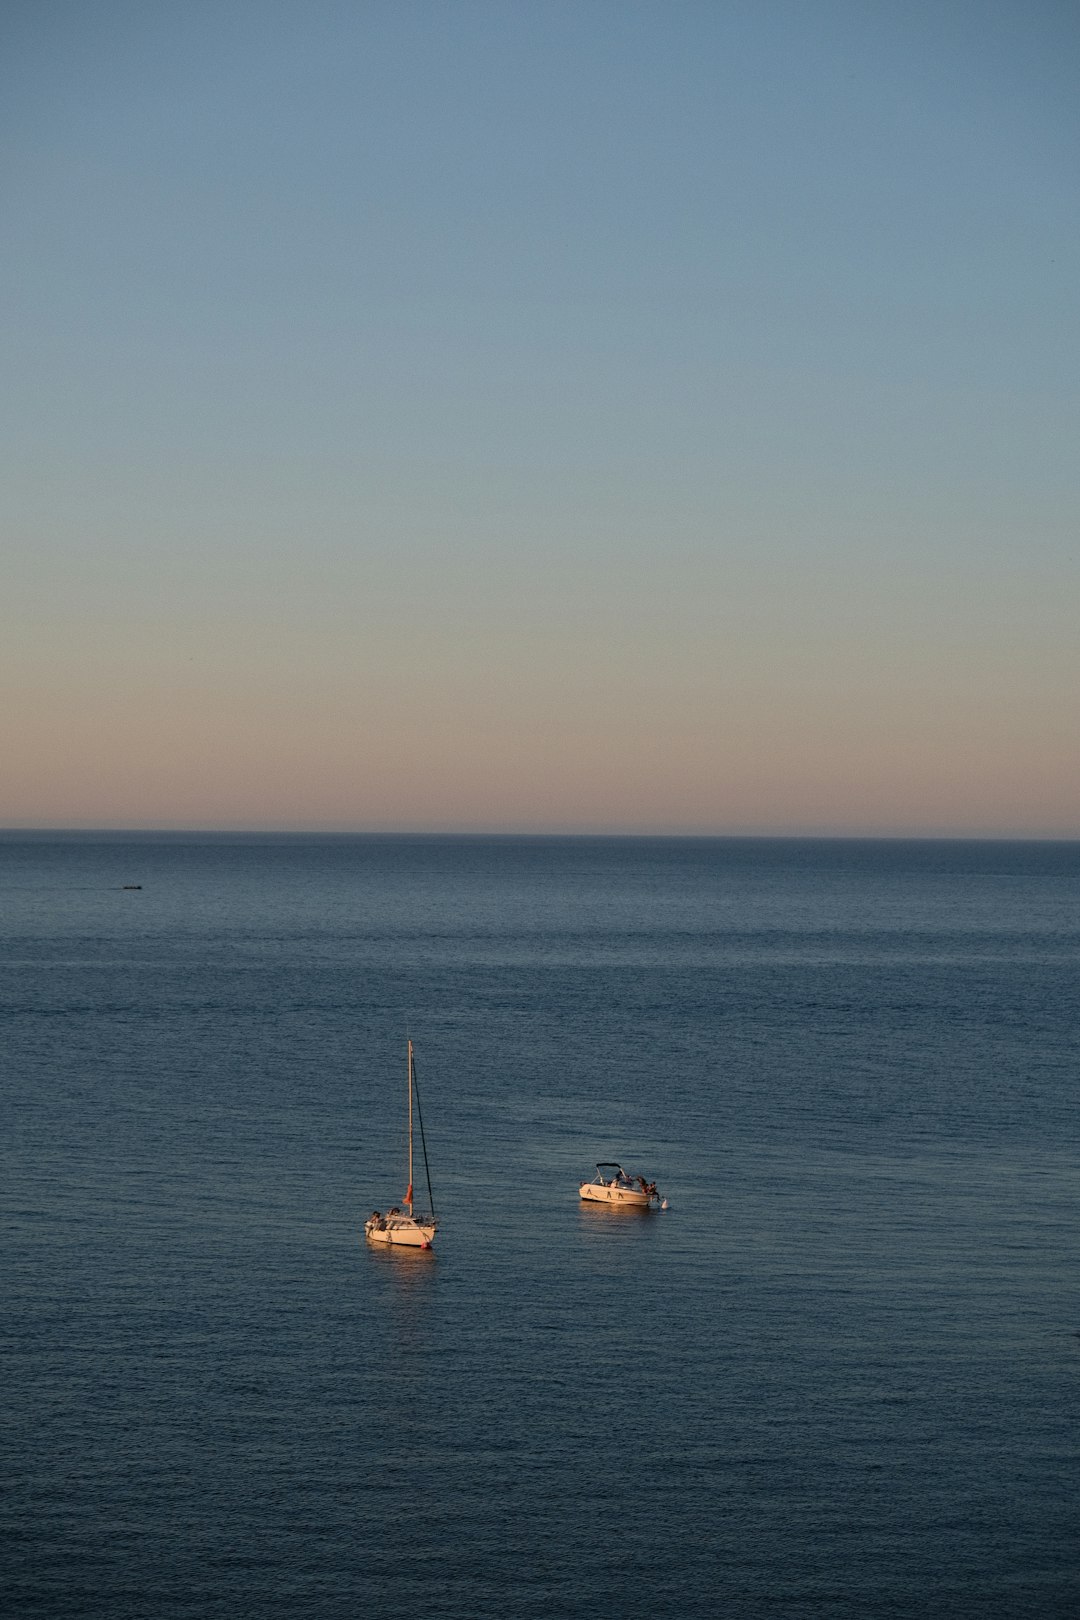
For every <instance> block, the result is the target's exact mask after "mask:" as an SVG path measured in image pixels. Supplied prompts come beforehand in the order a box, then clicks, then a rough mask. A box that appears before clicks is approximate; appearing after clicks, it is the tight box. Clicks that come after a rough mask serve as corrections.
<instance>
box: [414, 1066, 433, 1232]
mask: <svg viewBox="0 0 1080 1620" xmlns="http://www.w3.org/2000/svg"><path fill="white" fill-rule="evenodd" d="M412 1083H413V1096H414V1097H415V1098H416V1119H417V1123H418V1124H419V1126H420V1146H421V1149H422V1150H423V1154H424V1175H425V1176H426V1177H427V1195H428V1204H429V1205H430V1207H431V1218H432V1220H434V1218H435V1195H434V1193H433V1192H432V1190H431V1171H430V1170H429V1169H428V1162H427V1143H426V1141H425V1140H424V1116H423V1114H422V1112H421V1110H420V1087H419V1086H418V1085H417V1083H416V1058H415V1057H414V1058H413V1070H412Z"/></svg>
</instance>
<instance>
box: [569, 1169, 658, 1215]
mask: <svg viewBox="0 0 1080 1620" xmlns="http://www.w3.org/2000/svg"><path fill="white" fill-rule="evenodd" d="M578 1192H579V1193H580V1195H581V1197H582V1198H584V1199H585V1200H586V1201H587V1202H588V1203H593V1204H619V1205H621V1206H622V1207H623V1208H626V1209H650V1208H651V1207H652V1206H653V1205H654V1204H658V1205H659V1206H660V1208H661V1209H666V1208H667V1199H666V1198H665V1199H663V1200H661V1197H660V1194H659V1193H658V1192H657V1190H656V1182H655V1181H646V1179H645V1177H644V1176H632V1175H631V1174H630V1172H629V1171H628V1170H624V1169H623V1167H622V1165H621V1164H617V1163H616V1162H615V1161H614V1160H613V1159H608V1160H605V1161H604V1162H603V1163H602V1164H598V1165H597V1166H596V1175H595V1177H594V1178H593V1180H592V1181H583V1182H582V1183H581V1186H580V1187H579V1188H578Z"/></svg>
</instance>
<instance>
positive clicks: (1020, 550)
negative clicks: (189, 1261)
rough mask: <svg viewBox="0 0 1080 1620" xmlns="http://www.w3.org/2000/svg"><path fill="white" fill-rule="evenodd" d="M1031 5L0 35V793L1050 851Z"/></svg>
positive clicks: (1051, 680)
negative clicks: (1041, 842)
mask: <svg viewBox="0 0 1080 1620" xmlns="http://www.w3.org/2000/svg"><path fill="white" fill-rule="evenodd" d="M1078 46H1080V15H1078V13H1077V12H1076V9H1075V7H1073V6H1068V5H1064V4H1055V3H1036V4H1027V5H1019V4H997V5H995V4H979V5H974V4H971V5H968V4H955V3H954V4H949V3H945V4H940V5H934V6H931V5H920V4H912V5H905V6H885V5H875V4H854V3H851V4H836V3H822V4H817V5H815V4H809V3H804V4H793V3H789V4H769V3H764V4H742V3H734V4H719V3H717V4H713V5H702V4H678V3H674V4H668V5H660V4H634V3H628V4H617V5H616V4H578V5H573V6H571V5H563V4H555V3H544V0H537V3H534V4H514V3H510V0H504V3H502V4H483V5H477V4H468V3H465V4H460V5H453V4H411V3H409V0H396V3H394V4H389V3H387V4H379V5H365V4H351V5H344V4H318V3H316V4H313V5H303V6H301V5H299V4H288V5H286V4H260V5H255V4H229V3H225V4H219V5H209V4H206V5H204V4H199V3H196V4H187V5H184V6H174V5H164V4H155V3H150V4H145V3H144V4H119V3H113V0H100V3H93V0H90V3H87V4H81V5H77V4H50V3H49V0H41V3H38V4H35V5H33V6H19V7H10V8H8V10H7V11H6V12H5V13H4V16H3V20H2V22H0V60H2V64H3V65H2V67H0V81H2V85H0V88H2V92H3V94H2V109H3V110H2V111H0V142H2V150H3V154H4V156H3V167H2V172H0V188H2V189H0V196H2V198H3V208H2V210H0V232H2V236H3V254H2V268H0V287H2V290H3V299H4V305H5V310H6V313H7V316H8V319H7V320H6V321H5V323H4V327H5V335H4V337H3V340H2V341H3V364H4V375H5V378H6V388H5V390H4V394H5V399H6V408H5V433H4V440H5V443H6V447H7V448H6V450H5V451H4V452H3V456H4V462H5V465H4V467H3V469H2V471H3V477H2V483H0V521H2V525H3V533H4V536H5V543H4V561H3V563H2V564H0V567H2V570H3V591H2V595H0V675H2V677H3V682H4V687H5V690H6V691H7V692H8V693H9V694H10V698H9V700H8V701H6V702H5V704H4V715H3V717H2V718H0V750H2V754H3V758H4V759H5V761H6V762H7V763H6V765H5V767H4V770H3V773H2V775H0V823H2V824H6V825H39V826H48V825H56V826H66V825H118V826H143V825H148V826H153V825H161V826H188V825H190V826H298V827H299V826H310V827H356V828H369V827H370V828H379V829H382V828H393V827H401V828H436V827H452V828H459V829H474V830H485V829H513V828H519V829H523V830H525V829H527V830H541V829H544V830H585V831H588V830H595V831H652V830H654V831H715V832H754V831H760V832H800V831H805V832H821V831H835V832H882V833H886V832H912V833H918V832H925V833H939V832H953V833H1016V834H1036V835H1037V834H1043V835H1056V836H1077V835H1080V808H1078V806H1080V793H1078V790H1080V767H1078V764H1077V760H1078V758H1080V749H1078V747H1077V743H1078V740H1080V727H1078V724H1077V722H1078V720H1080V703H1078V697H1077V690H1078V683H1077V678H1076V676H1077V669H1076V653H1075V645H1076V641H1077V637H1076V617H1077V614H1076V606H1077V602H1078V601H1080V590H1078V586H1080V578H1078V575H1080V564H1078V547H1077V543H1076V516H1077V499H1076V497H1077V483H1078V478H1077V454H1076V442H1077V411H1076V375H1077V367H1076V350H1077V329H1078V324H1080V323H1078V315H1077V287H1078V286H1080V274H1078V272H1080V254H1078V251H1077V249H1078V237H1080V227H1078V217H1080V215H1078V210H1077V173H1078V165H1077V157H1078V145H1080V143H1078V134H1080V117H1078V113H1077V106H1078V97H1077V82H1078V76H1077V68H1078V65H1080V52H1078Z"/></svg>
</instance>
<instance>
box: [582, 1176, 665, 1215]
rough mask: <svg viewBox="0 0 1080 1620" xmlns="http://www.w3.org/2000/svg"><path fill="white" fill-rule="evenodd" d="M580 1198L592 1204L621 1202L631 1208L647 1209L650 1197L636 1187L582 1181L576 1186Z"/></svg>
mask: <svg viewBox="0 0 1080 1620" xmlns="http://www.w3.org/2000/svg"><path fill="white" fill-rule="evenodd" d="M578 1191H579V1193H580V1194H581V1196H582V1198H585V1199H587V1200H588V1201H589V1202H590V1203H594V1204H622V1205H624V1206H628V1207H630V1208H632V1209H648V1207H649V1203H650V1199H649V1195H648V1193H643V1192H641V1190H640V1189H639V1188H637V1187H612V1186H609V1185H607V1184H604V1183H600V1182H596V1181H583V1182H582V1184H581V1186H580V1187H579V1188H578Z"/></svg>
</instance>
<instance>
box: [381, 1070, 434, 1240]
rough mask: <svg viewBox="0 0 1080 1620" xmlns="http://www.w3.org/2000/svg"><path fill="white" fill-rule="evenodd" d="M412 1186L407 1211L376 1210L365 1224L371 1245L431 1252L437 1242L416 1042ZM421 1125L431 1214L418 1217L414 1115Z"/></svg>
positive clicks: (411, 1084)
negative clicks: (414, 1156)
mask: <svg viewBox="0 0 1080 1620" xmlns="http://www.w3.org/2000/svg"><path fill="white" fill-rule="evenodd" d="M408 1112H409V1184H408V1190H407V1191H406V1193H405V1197H404V1198H403V1199H402V1204H403V1205H404V1208H402V1207H401V1206H400V1205H397V1204H395V1205H394V1206H393V1207H392V1208H391V1209H388V1210H387V1211H386V1213H385V1214H383V1212H382V1211H381V1210H378V1209H375V1210H372V1212H371V1214H370V1215H369V1216H368V1218H367V1220H366V1221H365V1222H364V1234H365V1236H366V1237H367V1239H368V1241H369V1242H371V1243H394V1244H404V1245H405V1246H406V1247H407V1248H410V1249H430V1248H431V1245H432V1244H433V1243H434V1241H435V1233H436V1231H437V1230H438V1222H437V1220H436V1219H435V1200H434V1198H433V1197H432V1193H431V1172H430V1171H429V1170H428V1157H427V1143H426V1142H425V1140H424V1119H423V1115H422V1114H421V1112H420V1092H419V1089H418V1087H417V1083H416V1064H415V1060H414V1058H413V1043H412V1041H410V1042H409V1078H408ZM414 1113H415V1117H416V1121H417V1123H418V1124H419V1126H420V1146H421V1148H422V1150H423V1155H424V1174H425V1176H426V1178H427V1190H428V1204H429V1206H430V1207H429V1211H427V1212H424V1213H422V1214H418V1213H417V1211H416V1210H415V1208H414V1206H413V1116H414Z"/></svg>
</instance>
